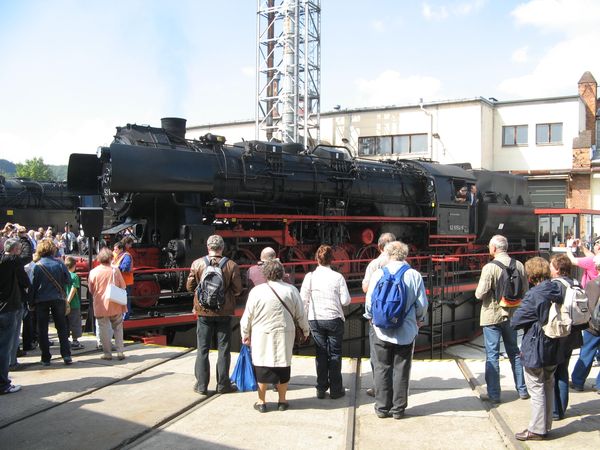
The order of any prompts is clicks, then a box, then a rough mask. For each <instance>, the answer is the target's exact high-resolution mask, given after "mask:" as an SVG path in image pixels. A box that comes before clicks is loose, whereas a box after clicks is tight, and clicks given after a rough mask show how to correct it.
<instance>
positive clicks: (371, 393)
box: [367, 388, 375, 397]
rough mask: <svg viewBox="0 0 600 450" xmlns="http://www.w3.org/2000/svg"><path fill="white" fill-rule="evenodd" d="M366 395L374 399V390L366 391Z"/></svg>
mask: <svg viewBox="0 0 600 450" xmlns="http://www.w3.org/2000/svg"><path fill="white" fill-rule="evenodd" d="M367 395H368V396H369V397H375V389H373V388H369V389H367Z"/></svg>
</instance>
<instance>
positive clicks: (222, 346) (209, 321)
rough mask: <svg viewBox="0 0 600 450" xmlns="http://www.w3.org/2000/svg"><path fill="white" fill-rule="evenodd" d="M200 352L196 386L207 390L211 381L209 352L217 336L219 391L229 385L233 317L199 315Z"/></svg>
mask: <svg viewBox="0 0 600 450" xmlns="http://www.w3.org/2000/svg"><path fill="white" fill-rule="evenodd" d="M196 335H197V340H198V352H197V354H196V366H195V368H194V374H195V375H196V388H197V390H198V391H206V390H207V389H208V383H209V382H210V362H209V360H208V352H209V350H210V346H211V343H212V340H213V338H214V337H215V336H216V339H217V349H218V350H219V356H218V358H217V391H219V390H221V389H224V388H227V387H229V385H230V384H231V381H230V380H229V366H230V365H231V317H229V316H227V317H203V316H199V317H198V324H197V327H196Z"/></svg>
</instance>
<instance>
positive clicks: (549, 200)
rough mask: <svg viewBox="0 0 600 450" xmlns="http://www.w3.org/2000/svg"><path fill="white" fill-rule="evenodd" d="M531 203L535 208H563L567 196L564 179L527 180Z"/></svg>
mask: <svg viewBox="0 0 600 450" xmlns="http://www.w3.org/2000/svg"><path fill="white" fill-rule="evenodd" d="M527 184H528V186H529V196H530V197H531V203H533V206H534V207H536V208H564V207H565V205H566V198H567V182H566V180H531V179H530V180H528V181H527Z"/></svg>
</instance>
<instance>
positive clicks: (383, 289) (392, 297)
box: [371, 264, 415, 328]
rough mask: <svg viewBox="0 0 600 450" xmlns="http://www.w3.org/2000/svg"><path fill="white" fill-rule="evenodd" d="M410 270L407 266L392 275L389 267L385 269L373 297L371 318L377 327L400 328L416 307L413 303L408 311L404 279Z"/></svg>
mask: <svg viewBox="0 0 600 450" xmlns="http://www.w3.org/2000/svg"><path fill="white" fill-rule="evenodd" d="M408 269H410V266H409V265H408V264H405V265H403V266H402V267H401V268H400V270H398V272H396V273H395V274H394V275H392V274H391V273H390V271H389V270H388V268H387V267H384V268H383V276H382V277H381V278H380V279H379V281H378V282H377V285H376V286H375V289H373V294H372V295H371V316H372V322H373V325H375V326H376V327H378V328H400V327H401V326H402V323H403V322H404V319H405V318H406V316H407V315H408V313H409V312H410V310H411V309H412V308H413V306H414V305H415V304H414V303H413V304H412V305H410V308H408V310H406V297H407V296H406V285H405V284H404V280H403V278H404V273H405V272H406V271H407V270H408Z"/></svg>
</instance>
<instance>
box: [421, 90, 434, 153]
mask: <svg viewBox="0 0 600 450" xmlns="http://www.w3.org/2000/svg"><path fill="white" fill-rule="evenodd" d="M419 108H421V111H423V112H424V113H425V114H427V115H428V116H429V157H430V158H431V160H432V161H434V160H435V159H434V157H433V114H431V113H430V112H429V111H427V110H426V109H425V108H424V107H423V98H420V99H419Z"/></svg>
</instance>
